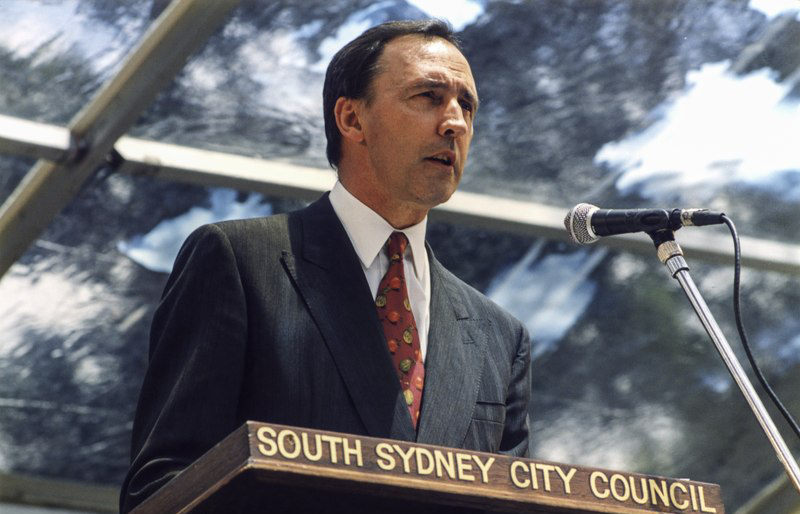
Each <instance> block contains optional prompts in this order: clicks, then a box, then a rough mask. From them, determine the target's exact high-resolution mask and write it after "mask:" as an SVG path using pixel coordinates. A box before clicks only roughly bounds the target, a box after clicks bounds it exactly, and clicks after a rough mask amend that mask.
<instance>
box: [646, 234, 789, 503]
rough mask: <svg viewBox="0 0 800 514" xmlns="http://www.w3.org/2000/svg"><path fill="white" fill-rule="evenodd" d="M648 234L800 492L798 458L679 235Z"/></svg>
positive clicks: (659, 256)
mask: <svg viewBox="0 0 800 514" xmlns="http://www.w3.org/2000/svg"><path fill="white" fill-rule="evenodd" d="M648 235H649V236H650V237H651V238H652V240H653V243H654V244H655V245H656V249H657V251H658V258H659V260H660V261H661V262H662V263H663V264H664V265H665V266H666V267H667V269H668V270H669V272H670V274H671V275H672V277H673V278H674V279H676V280H677V281H678V283H679V284H680V285H681V287H682V288H683V291H684V293H686V297H687V298H688V299H689V302H690V303H691V304H692V307H694V310H695V312H696V313H697V317H699V318H700V322H701V323H702V324H703V328H705V329H706V332H707V333H708V335H709V337H711V340H712V341H713V342H714V346H716V347H717V351H718V352H719V354H720V356H721V357H722V360H723V361H724V362H725V365H726V366H727V367H728V371H730V373H731V376H733V379H734V380H735V381H736V384H738V386H739V389H740V390H741V391H742V394H743V395H744V398H745V400H747V403H748V404H749V405H750V409H752V411H753V414H755V416H756V419H758V423H759V424H760V425H761V428H762V430H763V431H764V433H765V434H766V436H767V439H769V442H770V443H771V444H772V447H773V448H774V449H775V452H776V453H777V454H778V460H779V461H781V463H782V464H783V467H784V469H786V474H787V475H789V479H790V480H791V481H792V484H793V485H794V487H795V489H797V491H798V492H800V469H798V467H797V461H795V460H794V457H793V456H792V454H791V452H790V451H789V448H788V447H787V446H786V443H785V442H784V441H783V438H782V437H781V434H780V432H778V429H777V427H775V423H773V421H772V418H770V416H769V413H768V412H767V409H766V408H765V407H764V404H763V403H761V399H760V398H759V397H758V395H757V394H756V391H755V389H753V384H752V383H751V382H750V380H749V379H748V378H747V375H746V374H745V372H744V369H742V365H741V364H740V363H739V360H738V359H737V358H736V355H735V354H734V353H733V350H732V349H731V346H730V345H729V344H728V341H727V340H726V339H725V335H724V334H723V333H722V330H720V328H719V325H717V322H716V320H715V319H714V316H713V315H712V314H711V311H709V310H708V305H706V302H705V300H703V297H702V296H701V295H700V291H699V290H698V289H697V286H696V285H695V283H694V281H693V280H692V277H691V276H690V275H689V265H688V264H686V260H685V259H684V258H683V250H681V247H680V246H678V243H677V242H675V234H674V233H673V232H672V231H671V230H668V229H662V230H656V231H654V232H648Z"/></svg>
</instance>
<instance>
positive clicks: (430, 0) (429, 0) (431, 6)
mask: <svg viewBox="0 0 800 514" xmlns="http://www.w3.org/2000/svg"><path fill="white" fill-rule="evenodd" d="M406 1H407V2H408V3H409V4H411V5H413V6H414V7H416V8H417V9H419V10H421V11H424V12H425V13H426V14H428V15H429V16H431V17H433V18H440V19H443V20H447V21H449V22H450V24H451V25H453V28H454V29H455V30H462V29H463V28H464V27H466V26H467V25H469V24H470V23H472V22H474V21H475V20H476V19H477V18H478V16H480V15H481V14H483V11H484V9H483V5H481V4H480V3H479V2H476V1H474V0H406Z"/></svg>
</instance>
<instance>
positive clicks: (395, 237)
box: [388, 232, 408, 261]
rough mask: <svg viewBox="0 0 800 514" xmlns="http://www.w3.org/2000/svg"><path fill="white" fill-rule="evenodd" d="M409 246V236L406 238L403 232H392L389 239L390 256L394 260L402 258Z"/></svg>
mask: <svg viewBox="0 0 800 514" xmlns="http://www.w3.org/2000/svg"><path fill="white" fill-rule="evenodd" d="M407 246H408V238H406V235H405V234H403V233H402V232H392V235H391V236H389V241H388V253H389V258H390V259H391V260H393V261H394V260H400V259H402V258H403V254H405V253H406V247H407Z"/></svg>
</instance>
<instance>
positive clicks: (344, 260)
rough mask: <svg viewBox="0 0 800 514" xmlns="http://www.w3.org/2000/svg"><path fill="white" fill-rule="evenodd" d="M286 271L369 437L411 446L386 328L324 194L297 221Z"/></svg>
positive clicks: (285, 257)
mask: <svg viewBox="0 0 800 514" xmlns="http://www.w3.org/2000/svg"><path fill="white" fill-rule="evenodd" d="M289 232H290V234H289V235H290V239H291V245H292V253H289V252H285V253H284V255H283V258H282V260H283V262H284V265H285V267H286V269H287V271H288V272H289V274H290V275H291V277H292V279H293V281H294V283H295V284H296V285H297V288H298V289H299V290H300V294H301V295H302V297H303V299H304V300H305V302H306V305H307V306H308V310H309V312H310V313H311V316H312V317H313V319H314V321H315V322H316V324H317V327H318V328H319V330H320V332H321V333H322V337H323V339H324V340H325V344H326V345H327V347H328V349H329V351H330V353H331V355H332V356H333V360H334V362H335V364H336V367H337V368H338V370H339V373H340V374H341V376H342V380H343V381H344V383H345V386H346V387H347V390H348V392H349V394H350V397H351V398H352V399H353V404H354V405H355V408H356V410H357V411H358V414H359V416H360V417H361V419H362V421H363V422H364V426H365V427H366V429H367V434H368V435H370V436H373V437H390V438H394V439H402V440H413V439H414V437H415V432H414V428H413V426H412V425H411V417H410V415H409V414H408V409H407V408H406V406H405V402H404V401H403V399H402V394H401V393H400V386H399V383H398V380H397V377H396V375H395V373H394V365H393V364H392V361H391V357H390V355H389V351H388V350H387V347H386V342H385V340H384V339H385V338H384V335H383V329H382V328H381V326H380V322H379V321H378V316H377V314H376V311H375V305H374V299H373V298H372V297H371V294H370V291H369V286H368V285H367V281H366V278H365V277H364V272H363V270H362V269H361V265H360V264H359V260H358V256H357V255H356V253H355V250H354V249H353V246H352V244H351V242H350V239H349V238H348V236H347V233H346V232H345V230H344V227H343V226H342V224H341V222H340V221H339V219H338V217H337V216H336V214H335V213H334V211H333V208H332V207H331V205H330V202H329V200H328V198H327V195H326V196H324V197H323V198H321V199H320V200H318V201H317V202H315V203H314V204H312V205H310V206H309V207H308V208H306V209H304V210H302V211H299V212H298V213H296V214H295V217H294V219H292V220H291V221H290V225H289Z"/></svg>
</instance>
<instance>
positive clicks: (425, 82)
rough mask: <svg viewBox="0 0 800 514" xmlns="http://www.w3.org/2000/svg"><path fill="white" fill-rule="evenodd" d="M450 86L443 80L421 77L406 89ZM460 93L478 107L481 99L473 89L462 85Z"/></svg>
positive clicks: (444, 87) (445, 87) (447, 87)
mask: <svg viewBox="0 0 800 514" xmlns="http://www.w3.org/2000/svg"><path fill="white" fill-rule="evenodd" d="M449 88H450V86H449V85H448V84H447V82H444V81H442V80H435V79H421V80H417V81H415V82H413V83H411V85H409V86H408V88H406V89H408V90H413V89H449ZM459 95H461V96H463V97H464V99H465V100H467V101H468V102H469V103H471V104H472V106H473V107H474V108H475V109H477V108H478V104H479V103H480V100H478V97H477V96H476V95H475V94H474V93H473V92H472V91H470V90H469V89H467V88H465V87H462V88H459Z"/></svg>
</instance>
